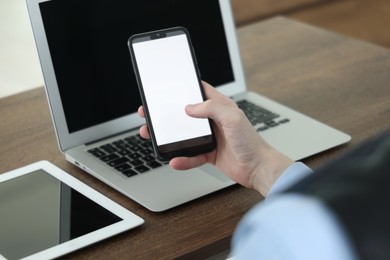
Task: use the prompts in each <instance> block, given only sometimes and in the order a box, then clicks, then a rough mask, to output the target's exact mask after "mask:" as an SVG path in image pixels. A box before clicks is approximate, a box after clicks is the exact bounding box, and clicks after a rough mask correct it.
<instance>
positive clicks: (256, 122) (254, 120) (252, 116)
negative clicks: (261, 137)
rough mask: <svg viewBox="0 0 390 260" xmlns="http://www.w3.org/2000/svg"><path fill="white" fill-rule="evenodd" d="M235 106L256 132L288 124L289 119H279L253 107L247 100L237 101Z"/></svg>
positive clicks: (258, 107) (277, 116)
mask: <svg viewBox="0 0 390 260" xmlns="http://www.w3.org/2000/svg"><path fill="white" fill-rule="evenodd" d="M237 105H238V107H239V108H240V109H241V110H242V111H244V113H245V115H246V116H247V118H248V119H249V121H250V122H251V124H252V125H253V126H254V127H255V128H256V131H257V132H262V131H265V130H268V129H270V128H273V127H276V126H278V125H281V124H285V123H288V122H290V120H289V119H287V118H281V116H280V115H278V114H275V113H273V112H271V111H269V110H267V109H265V108H263V107H260V106H258V105H255V104H253V103H251V102H249V101H247V100H241V101H237Z"/></svg>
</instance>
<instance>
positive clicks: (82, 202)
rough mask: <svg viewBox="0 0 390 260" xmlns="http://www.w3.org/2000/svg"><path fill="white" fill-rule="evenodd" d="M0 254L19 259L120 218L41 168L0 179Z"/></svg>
mask: <svg viewBox="0 0 390 260" xmlns="http://www.w3.org/2000/svg"><path fill="white" fill-rule="evenodd" d="M0 209H1V214H0V257H1V255H2V256H4V257H5V258H7V259H19V258H23V257H26V256H30V255H32V254H35V253H37V252H41V251H43V250H46V249H48V248H51V247H54V246H56V245H59V244H62V243H64V242H66V241H69V240H72V239H75V238H78V237H80V236H83V235H85V234H88V233H91V232H93V231H96V230H98V229H101V228H104V227H106V226H109V225H111V224H114V223H116V222H119V221H121V220H122V219H121V218H120V217H118V216H117V215H115V214H113V213H112V212H110V211H109V210H107V209H106V208H104V207H102V206H100V205H98V204H97V203H96V202H94V201H92V200H91V199H89V198H87V197H86V196H84V195H83V194H81V193H80V192H78V191H76V190H75V189H73V188H71V187H70V186H68V185H67V184H65V183H64V182H62V181H60V180H59V179H57V178H55V177H53V176H52V175H50V174H49V173H47V172H46V171H45V170H43V169H38V170H35V171H33V172H30V173H28V174H25V175H22V176H19V177H16V178H13V179H10V180H7V181H5V182H0Z"/></svg>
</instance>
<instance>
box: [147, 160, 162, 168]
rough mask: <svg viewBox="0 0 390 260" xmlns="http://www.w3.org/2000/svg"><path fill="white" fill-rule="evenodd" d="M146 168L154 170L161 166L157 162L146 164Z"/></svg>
mask: <svg viewBox="0 0 390 260" xmlns="http://www.w3.org/2000/svg"><path fill="white" fill-rule="evenodd" d="M148 166H149V167H150V168H152V169H156V168H158V167H160V166H162V164H161V163H159V162H157V161H151V162H148Z"/></svg>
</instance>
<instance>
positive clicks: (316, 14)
mask: <svg viewBox="0 0 390 260" xmlns="http://www.w3.org/2000/svg"><path fill="white" fill-rule="evenodd" d="M226 1H227V0H226ZM231 2H232V6H233V12H234V16H235V20H236V25H237V27H240V26H245V25H248V24H251V23H254V22H259V21H261V20H264V19H267V18H270V17H273V16H276V15H282V16H285V17H288V18H291V19H295V20H298V21H302V22H305V23H308V24H312V25H315V26H318V27H321V28H324V29H327V30H330V31H334V32H337V33H340V34H344V35H348V36H350V37H353V38H357V39H361V40H364V41H367V42H371V43H373V44H376V45H380V46H382V47H385V48H390V29H389V28H390V0H231ZM41 86H43V77H42V73H41V69H40V65H39V60H38V56H37V52H36V49H35V44H34V39H33V34H32V31H31V27H30V22H29V18H28V13H27V8H26V4H25V0H0V97H5V96H9V95H13V94H17V93H19V92H22V91H26V90H29V89H32V88H36V87H41Z"/></svg>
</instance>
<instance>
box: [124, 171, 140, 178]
mask: <svg viewBox="0 0 390 260" xmlns="http://www.w3.org/2000/svg"><path fill="white" fill-rule="evenodd" d="M122 173H123V174H124V175H125V176H127V177H132V176H135V175H138V173H137V172H135V171H133V170H126V171H123V172H122Z"/></svg>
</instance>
